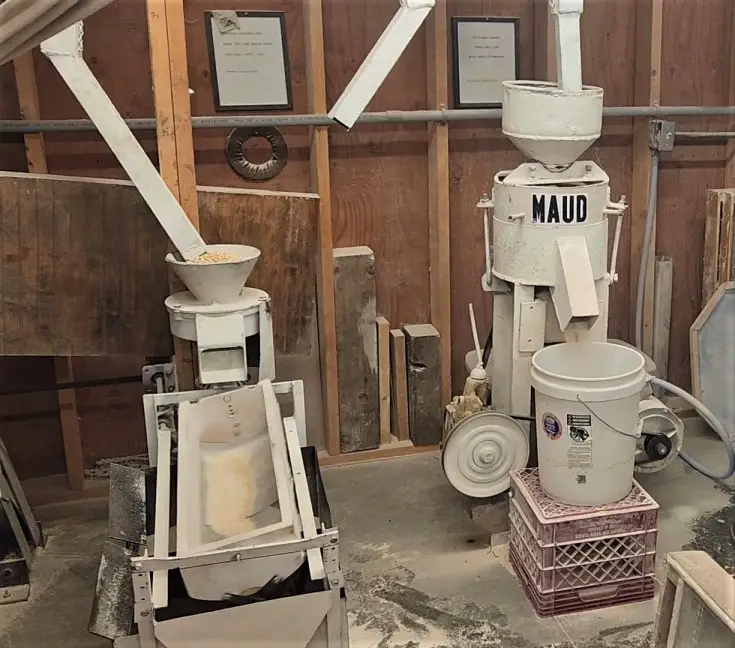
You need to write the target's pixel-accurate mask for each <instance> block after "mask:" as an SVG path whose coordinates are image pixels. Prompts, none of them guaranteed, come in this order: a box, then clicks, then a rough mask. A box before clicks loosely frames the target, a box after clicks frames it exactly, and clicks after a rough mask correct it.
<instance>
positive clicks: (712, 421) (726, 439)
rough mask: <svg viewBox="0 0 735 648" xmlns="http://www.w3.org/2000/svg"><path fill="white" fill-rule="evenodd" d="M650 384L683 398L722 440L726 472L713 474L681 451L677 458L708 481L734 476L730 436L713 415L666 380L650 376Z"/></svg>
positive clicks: (733, 451)
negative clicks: (725, 456) (725, 453)
mask: <svg viewBox="0 0 735 648" xmlns="http://www.w3.org/2000/svg"><path fill="white" fill-rule="evenodd" d="M651 382H652V383H653V384H654V385H658V386H659V387H662V388H663V389H665V390H666V391H668V392H671V393H672V394H674V395H676V396H679V397H680V398H683V399H684V400H685V401H687V403H689V404H690V405H692V406H693V407H694V408H695V409H696V410H697V411H698V412H699V414H700V415H701V416H702V418H703V419H704V420H705V421H706V422H707V424H708V425H709V426H710V427H711V428H712V429H713V430H714V431H715V432H716V433H717V436H718V437H720V439H722V442H723V443H724V444H725V450H726V451H727V472H725V473H724V474H722V475H717V474H714V473H713V472H711V471H710V470H709V469H707V468H706V467H705V466H703V465H702V464H700V463H699V462H698V461H697V460H696V459H694V458H693V457H690V456H689V455H688V454H687V453H686V452H684V451H683V450H682V451H681V452H680V453H679V456H680V457H681V458H682V460H683V461H685V462H686V463H688V464H689V465H690V466H691V467H692V468H694V470H696V471H697V472H699V473H702V474H703V475H704V476H705V477H709V478H710V479H716V480H720V479H727V478H728V477H732V475H734V474H735V448H734V447H733V443H732V441H730V435H729V434H728V433H727V431H726V430H725V428H724V427H723V426H722V423H720V422H719V421H718V420H717V418H716V417H715V415H714V414H713V413H712V412H711V411H710V410H709V409H708V408H707V407H706V406H705V405H704V404H703V403H701V402H700V401H698V400H697V399H696V398H694V396H692V395H691V394H688V393H687V392H685V391H684V390H683V389H681V388H679V387H677V386H676V385H672V384H671V383H670V382H667V381H666V380H662V379H661V378H655V377H653V376H651Z"/></svg>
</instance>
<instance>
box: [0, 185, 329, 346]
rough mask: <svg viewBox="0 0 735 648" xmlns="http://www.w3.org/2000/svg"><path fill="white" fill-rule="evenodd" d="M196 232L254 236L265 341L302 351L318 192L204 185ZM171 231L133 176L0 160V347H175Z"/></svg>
mask: <svg viewBox="0 0 735 648" xmlns="http://www.w3.org/2000/svg"><path fill="white" fill-rule="evenodd" d="M198 198H199V211H200V216H201V218H200V220H201V226H202V235H203V236H204V238H205V240H207V241H209V242H211V243H224V242H228V243H235V244H252V243H253V242H257V245H259V246H261V248H263V249H265V250H271V253H270V254H262V255H261V258H260V259H259V261H258V264H257V265H256V266H255V269H254V270H253V273H252V275H251V276H250V279H249V285H252V286H257V287H259V288H262V289H264V290H266V291H267V292H268V293H269V294H270V295H271V299H272V303H273V311H274V313H273V329H274V347H275V350H276V353H279V354H282V355H309V354H310V353H311V334H312V320H313V316H314V309H315V302H316V300H315V276H316V272H315V261H316V259H315V254H314V249H315V247H316V231H317V212H318V208H319V206H318V205H319V201H318V199H317V198H316V196H314V195H313V194H297V193H275V192H271V191H254V190H248V189H228V188H223V189H216V188H206V187H201V188H200V189H199V192H198ZM168 249H169V244H168V239H167V238H166V236H165V234H164V233H163V230H162V229H161V227H160V225H159V224H158V222H157V221H156V220H155V218H154V217H153V215H152V214H151V213H150V211H149V209H148V207H147V205H146V204H145V203H144V202H143V199H142V198H141V196H140V194H139V193H138V192H137V190H136V189H135V187H133V186H132V184H131V183H130V182H122V181H112V180H92V179H86V180H85V179H79V178H68V177H64V176H61V177H60V176H52V175H37V174H17V173H16V174H11V173H1V172H0V250H2V255H3V265H2V271H1V272H0V332H1V333H2V335H1V336H0V354H2V355H6V356H10V355H16V356H17V355H30V354H44V355H74V356H98V355H108V356H115V355H125V354H131V355H132V354H145V355H147V356H154V357H155V356H158V357H161V356H166V355H170V354H171V353H172V347H171V335H170V329H169V322H168V315H167V313H166V310H165V309H164V308H161V305H162V304H163V301H164V300H165V298H166V297H167V296H168V294H169V286H168V281H167V272H166V264H165V261H164V257H165V255H166V253H167V251H168Z"/></svg>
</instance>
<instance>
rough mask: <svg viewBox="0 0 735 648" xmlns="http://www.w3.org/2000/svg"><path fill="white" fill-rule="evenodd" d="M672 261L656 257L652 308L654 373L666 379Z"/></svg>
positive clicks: (672, 273)
mask: <svg viewBox="0 0 735 648" xmlns="http://www.w3.org/2000/svg"><path fill="white" fill-rule="evenodd" d="M673 277H674V262H673V260H672V259H671V258H670V257H658V258H657V259H656V274H655V282H654V283H655V289H654V309H653V358H652V359H653V361H654V362H655V363H656V375H657V376H658V377H659V378H663V379H664V380H666V379H667V376H668V368H669V337H670V332H671V291H672V286H673Z"/></svg>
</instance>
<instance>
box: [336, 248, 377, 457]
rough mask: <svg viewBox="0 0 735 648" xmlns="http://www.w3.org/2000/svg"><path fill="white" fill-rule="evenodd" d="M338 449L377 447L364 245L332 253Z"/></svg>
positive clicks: (370, 292) (371, 264)
mask: <svg viewBox="0 0 735 648" xmlns="http://www.w3.org/2000/svg"><path fill="white" fill-rule="evenodd" d="M334 287H335V291H334V296H335V300H334V301H335V314H336V318H337V376H338V379H339V382H338V385H339V433H340V450H341V451H342V452H356V451H358V450H371V449H373V448H377V447H378V446H379V445H380V398H379V390H378V339H377V329H376V326H375V317H376V313H375V254H374V253H373V251H372V250H371V249H370V248H369V247H365V246H358V247H349V248H337V249H336V250H334Z"/></svg>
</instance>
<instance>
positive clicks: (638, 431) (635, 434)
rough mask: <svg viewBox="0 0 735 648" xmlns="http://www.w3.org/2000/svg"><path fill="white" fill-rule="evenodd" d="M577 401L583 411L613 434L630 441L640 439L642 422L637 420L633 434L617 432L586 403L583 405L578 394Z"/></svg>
mask: <svg viewBox="0 0 735 648" xmlns="http://www.w3.org/2000/svg"><path fill="white" fill-rule="evenodd" d="M577 400H578V401H579V402H580V403H582V405H584V407H585V409H586V410H587V411H588V412H589V413H590V414H592V416H594V417H595V418H596V419H597V420H598V421H600V423H602V424H603V425H606V426H607V427H609V428H610V429H611V430H612V431H613V432H617V433H618V434H622V435H623V436H627V437H630V438H632V439H640V438H641V434H642V433H643V421H642V420H641V419H640V418H639V419H638V425H636V428H635V432H633V434H630V433H628V432H623V431H622V430H618V429H617V428H616V427H613V426H612V425H610V424H609V423H608V422H607V421H606V420H605V419H603V418H602V417H601V416H600V415H599V414H597V413H596V412H595V411H594V410H593V409H592V408H591V407H590V406H589V405H588V404H587V403H585V402H584V401H583V400H582V399H581V398H580V397H579V394H577Z"/></svg>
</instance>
